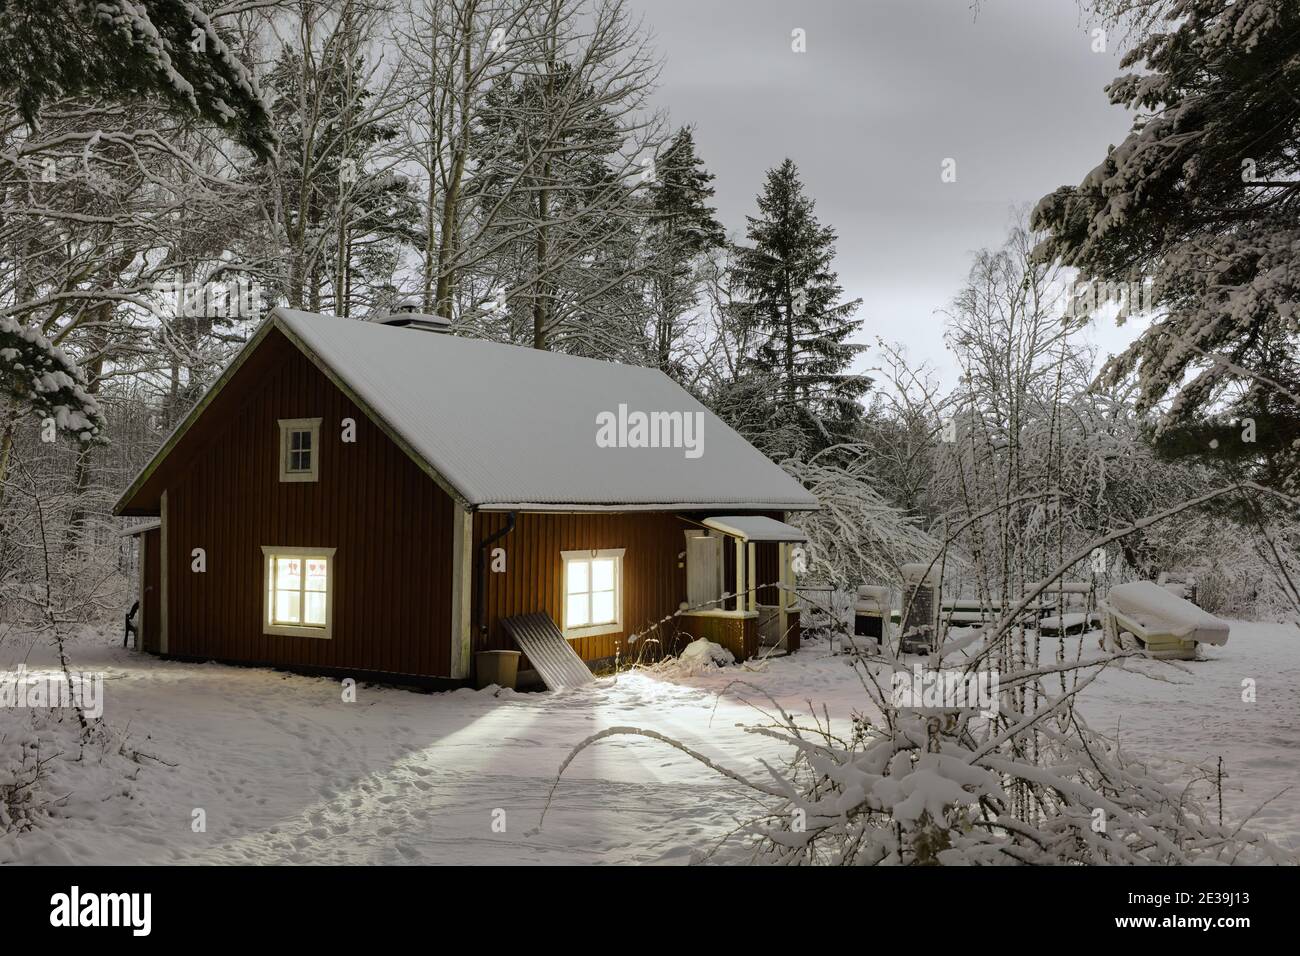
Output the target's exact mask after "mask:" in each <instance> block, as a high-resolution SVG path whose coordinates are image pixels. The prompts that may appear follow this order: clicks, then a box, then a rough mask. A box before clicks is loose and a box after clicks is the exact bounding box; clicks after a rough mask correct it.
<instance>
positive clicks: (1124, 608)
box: [1101, 581, 1228, 660]
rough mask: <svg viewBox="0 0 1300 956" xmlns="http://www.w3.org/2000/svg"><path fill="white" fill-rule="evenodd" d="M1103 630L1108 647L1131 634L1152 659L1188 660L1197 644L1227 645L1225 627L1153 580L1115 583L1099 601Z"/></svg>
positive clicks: (1221, 622)
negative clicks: (1126, 634) (1103, 599)
mask: <svg viewBox="0 0 1300 956" xmlns="http://www.w3.org/2000/svg"><path fill="white" fill-rule="evenodd" d="M1101 610H1102V614H1103V628H1104V631H1105V635H1106V640H1107V642H1108V643H1109V644H1110V646H1111V647H1114V648H1122V647H1123V646H1124V640H1123V637H1124V634H1125V633H1128V634H1131V635H1132V636H1133V637H1134V638H1136V639H1137V641H1138V642H1139V643H1140V644H1141V646H1142V648H1143V649H1144V650H1145V651H1146V652H1147V654H1149V655H1150V656H1151V657H1156V658H1162V659H1169V658H1173V659H1177V660H1191V659H1193V658H1194V657H1196V645H1197V644H1226V643H1227V642H1228V624H1227V622H1226V621H1223V620H1220V619H1219V618H1217V617H1215V616H1214V615H1213V614H1210V613H1209V612H1207V611H1203V610H1201V609H1200V608H1199V607H1197V606H1196V605H1195V604H1193V603H1192V602H1191V601H1186V600H1184V599H1182V598H1180V597H1178V596H1176V595H1174V594H1171V593H1170V592H1169V591H1168V590H1166V589H1165V588H1163V587H1161V586H1160V585H1158V584H1155V583H1154V582H1152V581H1131V582H1129V583H1128V584H1117V585H1115V586H1114V587H1113V588H1111V589H1110V591H1108V592H1107V593H1106V600H1105V601H1104V602H1102V605H1101Z"/></svg>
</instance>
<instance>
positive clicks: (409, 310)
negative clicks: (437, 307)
mask: <svg viewBox="0 0 1300 956" xmlns="http://www.w3.org/2000/svg"><path fill="white" fill-rule="evenodd" d="M372 321H375V322H378V323H379V324H380V325H391V326H395V327H397V328H402V329H419V330H420V331H422V332H450V331H451V319H446V318H443V317H442V316H441V315H430V314H429V313H427V312H421V311H420V307H419V306H418V305H416V304H415V303H414V302H412V301H410V300H407V301H404V302H399V303H398V304H397V305H395V306H393V310H392V311H391V312H390V313H388V315H384V316H380V317H379V318H376V319H374V320H372Z"/></svg>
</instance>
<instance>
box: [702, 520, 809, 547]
mask: <svg viewBox="0 0 1300 956" xmlns="http://www.w3.org/2000/svg"><path fill="white" fill-rule="evenodd" d="M704 525H705V527H708V528H713V529H714V530H715V531H721V532H722V533H723V534H729V535H731V536H732V537H734V538H740V539H741V540H742V541H807V540H808V536H807V535H806V534H804V533H803V532H802V531H800V530H799V529H798V528H795V527H792V526H791V525H788V524H786V523H785V522H784V521H777V520H776V519H775V518H769V517H767V516H766V515H719V516H717V517H714V518H705V519H704Z"/></svg>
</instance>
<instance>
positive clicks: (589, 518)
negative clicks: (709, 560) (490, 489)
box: [474, 512, 695, 661]
mask: <svg viewBox="0 0 1300 956" xmlns="http://www.w3.org/2000/svg"><path fill="white" fill-rule="evenodd" d="M505 523H506V515H504V514H497V513H486V512H479V513H478V514H476V515H475V516H474V541H475V542H476V543H477V542H480V541H483V540H484V539H485V538H486V537H487V536H489V535H491V534H493V533H494V532H495V531H497V530H499V529H500V528H502V527H504V526H505ZM691 527H695V525H693V524H690V523H687V522H686V521H683V520H682V519H680V518H678V517H677V516H676V515H675V514H671V513H666V512H621V513H599V514H536V513H533V514H528V513H525V514H520V515H519V516H518V519H517V521H516V524H515V528H514V530H513V531H511V532H510V534H508V535H506V536H505V537H504V538H502V539H500V540H499V541H497V542H495V543H494V544H493V545H492V548H497V547H501V548H504V549H505V552H506V570H505V571H504V572H493V571H488V572H487V588H486V597H485V601H484V604H485V618H486V621H487V625H488V639H487V647H488V648H513V647H514V645H513V643H512V642H511V641H510V638H509V636H508V635H507V634H506V633H505V631H504V629H503V628H502V627H501V619H502V618H506V617H513V616H514V615H517V614H528V613H531V612H534V611H545V612H546V613H547V614H549V615H550V617H551V620H553V621H555V622H556V624H559V623H560V622H561V621H562V620H563V618H562V616H561V615H562V604H561V602H562V601H563V596H564V561H563V559H562V558H561V557H560V552H562V551H580V550H590V549H596V550H602V549H606V548H623V549H625V550H624V554H623V625H624V629H623V631H622V632H620V633H618V634H606V635H600V636H597V637H582V638H576V639H574V640H572V641H570V642H569V643H570V644H571V645H572V646H573V649H574V650H575V651H577V652H578V656H580V657H581V658H582V659H583V660H585V661H601V660H605V659H607V658H611V657H614V656H615V654H616V653H617V655H618V656H619V657H620V658H622V659H623V660H627V659H628V658H629V657H630V658H632V659H634V660H635V659H638V658H641V659H647V660H654V659H657V658H658V657H659V656H661V651H663V650H670V649H671V644H672V641H673V636H674V635H675V633H676V629H677V626H676V621H675V620H669V621H668V622H667V623H666V624H665V625H663V626H662V627H660V628H658V629H656V630H651V631H650V633H647V634H645V636H644V637H642V638H640V639H639V640H638V641H637V643H636V644H631V645H629V643H628V640H627V638H628V636H629V635H631V634H636V633H638V632H641V631H645V630H646V629H649V628H652V627H653V625H654V624H655V623H656V622H658V621H660V620H662V619H663V618H665V617H670V616H671V615H673V614H675V613H676V611H677V610H678V608H679V607H680V605H681V602H682V601H683V600H685V598H686V569H685V556H684V555H685V550H686V536H685V534H684V532H685V531H686V529H687V528H691ZM475 563H476V567H475V577H476V579H477V577H478V576H479V575H481V574H482V573H483V572H482V569H481V568H480V567H477V564H478V548H477V546H476V547H475ZM665 645H668V646H665ZM475 649H476V650H478V649H481V648H480V646H479V644H478V641H477V640H476V641H475Z"/></svg>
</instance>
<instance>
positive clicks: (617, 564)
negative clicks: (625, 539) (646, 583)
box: [560, 548, 623, 637]
mask: <svg viewBox="0 0 1300 956" xmlns="http://www.w3.org/2000/svg"><path fill="white" fill-rule="evenodd" d="M560 556H561V557H562V558H563V559H564V615H563V616H564V624H563V627H564V636H565V637H591V636H593V635H596V634H614V633H617V632H619V631H621V630H623V549H622V548H615V549H610V550H605V551H562V552H560Z"/></svg>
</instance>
